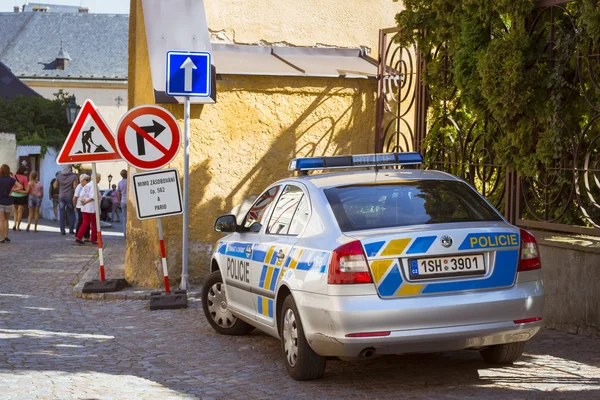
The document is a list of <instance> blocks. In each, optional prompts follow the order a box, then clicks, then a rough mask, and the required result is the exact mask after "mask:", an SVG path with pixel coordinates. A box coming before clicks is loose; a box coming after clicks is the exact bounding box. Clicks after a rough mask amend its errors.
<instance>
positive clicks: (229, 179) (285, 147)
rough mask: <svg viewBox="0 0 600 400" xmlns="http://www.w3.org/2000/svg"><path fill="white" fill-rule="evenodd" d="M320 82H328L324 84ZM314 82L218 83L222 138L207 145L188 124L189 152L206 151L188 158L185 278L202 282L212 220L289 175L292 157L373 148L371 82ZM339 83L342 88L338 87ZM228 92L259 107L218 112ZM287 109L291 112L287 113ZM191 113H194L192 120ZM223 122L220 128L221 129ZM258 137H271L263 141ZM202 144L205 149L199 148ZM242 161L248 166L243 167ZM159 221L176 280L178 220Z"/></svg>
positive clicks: (212, 235)
mask: <svg viewBox="0 0 600 400" xmlns="http://www.w3.org/2000/svg"><path fill="white" fill-rule="evenodd" d="M270 81H271V83H281V80H279V81H277V80H276V79H271V80H270ZM323 81H324V82H325V83H326V84H327V86H325V87H323V85H322V83H321V82H323ZM316 82H317V83H321V88H318V87H315V86H317V85H315V83H316ZM316 82H315V81H311V82H310V83H311V84H312V87H311V89H313V90H312V91H310V90H308V91H305V90H304V89H303V88H304V87H305V86H304V85H300V84H297V85H294V86H293V87H290V85H289V84H287V85H286V87H285V89H281V88H280V87H278V86H275V85H274V87H272V88H269V87H266V88H264V87H263V88H261V90H248V89H243V88H236V87H227V88H224V89H221V90H223V92H225V91H227V92H226V93H225V95H224V96H222V97H226V96H227V99H225V100H223V99H219V100H221V101H223V103H225V104H223V103H221V104H220V105H219V106H220V107H219V110H220V111H219V113H217V117H218V119H219V121H222V120H226V119H227V117H229V116H231V117H233V119H232V120H231V121H229V122H228V123H226V124H225V125H226V126H225V127H223V126H222V125H218V128H216V132H215V134H216V135H217V136H220V135H222V136H223V138H224V140H217V141H216V143H215V144H214V145H211V143H210V142H208V141H205V140H204V138H198V137H196V138H194V135H195V132H194V129H193V127H192V142H193V143H192V151H191V153H192V156H194V153H198V151H199V152H202V151H206V150H208V151H206V153H207V157H206V158H205V159H203V160H202V161H200V162H199V163H194V162H193V161H192V162H191V165H192V167H191V172H190V189H191V190H190V216H189V220H190V253H189V261H190V281H191V282H192V283H194V282H198V281H201V280H202V279H203V278H204V277H205V276H206V272H207V271H208V268H209V262H210V254H211V251H212V247H213V245H214V243H215V241H216V240H218V239H219V238H220V237H221V236H222V235H220V234H218V233H216V232H214V231H213V223H214V220H215V218H216V217H218V216H219V215H222V214H226V213H229V212H230V211H231V209H233V208H234V207H235V206H236V205H239V204H240V203H241V202H242V201H243V199H244V198H246V197H248V196H250V195H253V194H258V193H260V192H262V191H263V190H264V189H265V188H266V187H267V186H268V185H269V184H271V183H273V182H274V181H276V180H278V179H282V178H285V177H288V176H289V175H290V173H289V172H288V171H287V166H288V164H289V161H290V160H291V159H292V158H294V157H310V156H318V155H322V154H350V153H352V152H354V153H357V152H358V153H365V152H369V151H371V150H372V147H373V137H374V136H373V135H374V133H373V132H374V125H375V83H373V82H371V81H368V82H367V81H351V80H339V79H336V80H333V79H322V80H320V81H319V80H317V81H316ZM267 83H268V82H267ZM286 83H287V82H286ZM340 83H344V84H345V85H346V86H345V87H340V86H339V85H340ZM233 86H235V82H234V85H233ZM246 87H247V85H246ZM317 89H318V90H317ZM229 96H232V97H233V101H239V102H242V103H244V107H246V108H248V109H250V110H252V108H253V107H256V109H257V110H260V111H257V112H256V113H252V114H244V113H242V115H249V116H250V120H247V119H245V120H241V118H237V116H236V115H235V114H228V115H223V110H228V107H229V105H230V104H229V102H230V99H229ZM261 96H263V97H261ZM263 99H264V101H265V102H271V103H272V104H264V103H260V104H253V103H250V104H248V102H249V101H250V102H252V101H255V102H257V103H258V102H260V101H261V100H263ZM307 100H309V101H310V103H308V106H306V107H302V108H303V109H300V107H298V105H299V104H305V103H307ZM209 107H214V106H209ZM234 109H235V107H234V108H232V109H231V110H228V113H232V112H234ZM265 109H266V111H265ZM296 110H298V111H296ZM207 111H208V109H207V108H204V109H203V110H202V120H203V121H206V120H208V121H209V125H210V124H211V123H212V122H213V121H211V118H212V116H211V115H207V114H208V113H207ZM294 112H295V113H296V115H297V116H296V115H293V114H292V113H294ZM290 116H291V118H292V120H291V121H292V122H291V124H288V125H287V126H284V125H283V124H284V123H285V119H286V117H287V119H290ZM194 117H195V116H194V115H193V116H192V118H194ZM242 118H243V116H242ZM216 124H219V122H217V123H216ZM223 128H224V129H226V130H225V131H224V130H222V129H223ZM209 129H210V128H209ZM244 130H245V131H244ZM265 130H268V131H270V132H277V131H278V130H279V133H277V134H275V133H267V134H265V133H264V131H265ZM239 131H244V132H245V133H244V134H242V135H241V139H239V140H238V139H235V138H232V136H235V135H234V133H235V132H239ZM265 135H267V136H270V137H268V138H267V140H265ZM232 139H234V140H233V142H232ZM265 142H266V143H265ZM263 143H264V144H265V146H263ZM232 144H233V146H232ZM207 146H208V147H211V148H209V149H202V148H198V147H207ZM267 146H268V147H267ZM215 147H217V148H215ZM230 147H233V148H230ZM264 148H266V150H264ZM196 150H198V151H196ZM232 152H233V156H232ZM236 157H238V158H242V159H243V160H242V163H241V164H236V163H235V161H232V159H233V160H235V159H236ZM248 164H250V165H252V166H251V168H250V169H249V170H248ZM242 171H247V172H245V173H244V172H242ZM192 187H194V188H195V190H193V189H192ZM164 225H165V233H166V238H167V241H168V248H169V249H170V252H169V254H168V264H169V265H170V266H172V271H171V268H170V271H169V274H170V276H171V277H172V279H173V281H174V282H175V281H178V280H179V278H180V272H181V271H180V268H181V252H180V250H179V249H181V232H182V219H181V218H180V217H179V218H169V219H167V220H166V223H165V224H164ZM157 274H158V276H159V277H160V276H161V275H160V269H157Z"/></svg>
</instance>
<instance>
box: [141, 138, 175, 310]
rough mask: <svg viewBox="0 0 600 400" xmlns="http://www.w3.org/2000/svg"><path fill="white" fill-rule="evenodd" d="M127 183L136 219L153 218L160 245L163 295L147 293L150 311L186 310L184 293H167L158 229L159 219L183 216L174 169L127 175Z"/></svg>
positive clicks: (164, 255)
mask: <svg viewBox="0 0 600 400" xmlns="http://www.w3.org/2000/svg"><path fill="white" fill-rule="evenodd" d="M178 147H179V146H178ZM131 184H132V187H133V197H134V201H135V205H136V213H137V217H138V219H140V220H145V219H153V218H154V219H156V224H157V227H158V242H159V245H160V258H161V262H162V268H163V277H164V282H165V291H164V293H162V292H152V293H151V294H150V309H151V310H165V309H177V308H186V307H187V292H186V291H185V290H175V291H173V292H172V291H171V286H170V284H169V270H168V269H167V250H166V246H165V239H164V236H163V226H162V218H163V217H167V216H174V215H181V214H182V213H183V205H182V201H181V187H180V181H179V174H178V172H177V169H175V168H169V169H161V170H156V171H148V172H138V173H136V174H133V175H132V176H131Z"/></svg>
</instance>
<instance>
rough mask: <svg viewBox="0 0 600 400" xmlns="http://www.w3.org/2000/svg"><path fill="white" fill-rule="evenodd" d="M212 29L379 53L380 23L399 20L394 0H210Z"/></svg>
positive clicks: (232, 35) (244, 39)
mask: <svg viewBox="0 0 600 400" xmlns="http://www.w3.org/2000/svg"><path fill="white" fill-rule="evenodd" d="M204 4H205V7H206V19H207V22H208V26H209V28H210V30H211V32H213V33H220V35H219V37H221V38H223V39H228V40H231V41H233V42H235V43H250V44H253V43H259V42H266V43H288V44H292V45H295V46H317V45H325V46H339V47H358V46H366V47H368V48H370V49H371V50H372V55H373V56H374V57H375V58H377V47H378V41H379V29H381V28H389V27H391V26H395V21H394V18H395V16H396V14H397V13H398V12H400V10H401V7H402V5H401V2H398V1H393V0H326V1H323V0H261V1H247V0H246V1H244V0H218V1H217V0H215V1H210V0H207V1H205V2H204Z"/></svg>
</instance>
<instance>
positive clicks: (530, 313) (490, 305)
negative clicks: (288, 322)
mask: <svg viewBox="0 0 600 400" xmlns="http://www.w3.org/2000/svg"><path fill="white" fill-rule="evenodd" d="M294 298H295V300H296V303H297V304H298V308H299V312H300V317H301V320H302V324H303V327H304V333H305V336H306V339H307V340H308V342H309V344H310V346H311V347H312V349H313V350H314V351H315V352H317V353H318V354H320V355H322V356H337V357H359V356H362V355H364V352H365V350H366V349H374V352H375V354H400V353H415V352H436V351H450V350H461V349H468V348H478V347H485V346H490V345H495V344H502V343H510V342H519V341H525V340H528V339H530V338H531V337H533V336H534V335H535V334H536V333H537V332H538V331H539V330H540V329H541V327H542V321H536V322H530V323H521V324H517V323H515V322H514V321H515V320H522V319H527V318H535V317H541V316H542V312H543V307H544V290H543V285H542V282H541V280H538V281H531V282H521V283H517V284H516V285H515V286H513V287H512V288H510V289H505V290H497V291H487V292H473V293H461V294H454V295H443V296H421V297H414V298H399V299H390V300H387V299H386V300H383V299H381V298H379V296H377V295H364V296H330V295H329V296H323V295H319V294H314V293H306V292H302V293H301V294H300V295H297V296H296V295H295V296H294ZM388 331H389V332H390V333H389V335H388V336H376V337H347V336H346V335H348V334H353V333H354V334H355V333H367V332H388Z"/></svg>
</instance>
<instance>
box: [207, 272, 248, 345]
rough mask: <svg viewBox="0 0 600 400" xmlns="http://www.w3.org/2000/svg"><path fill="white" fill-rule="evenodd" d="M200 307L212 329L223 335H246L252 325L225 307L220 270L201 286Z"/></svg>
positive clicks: (223, 287) (225, 301)
mask: <svg viewBox="0 0 600 400" xmlns="http://www.w3.org/2000/svg"><path fill="white" fill-rule="evenodd" d="M202 309H203V310H204V315H205V316H206V319H207V320H208V323H209V324H210V326H212V327H213V329H214V330H215V331H217V332H219V333H221V334H223V335H238V336H239V335H246V334H248V333H250V332H252V331H253V330H254V327H253V326H252V325H250V324H248V323H246V322H244V321H242V320H241V319H239V318H237V317H235V316H234V315H233V314H232V313H231V311H230V310H229V309H228V308H227V296H226V295H225V285H224V284H223V278H221V272H220V271H215V272H213V273H212V274H210V275H209V276H208V278H206V280H205V281H204V285H203V286H202Z"/></svg>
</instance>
